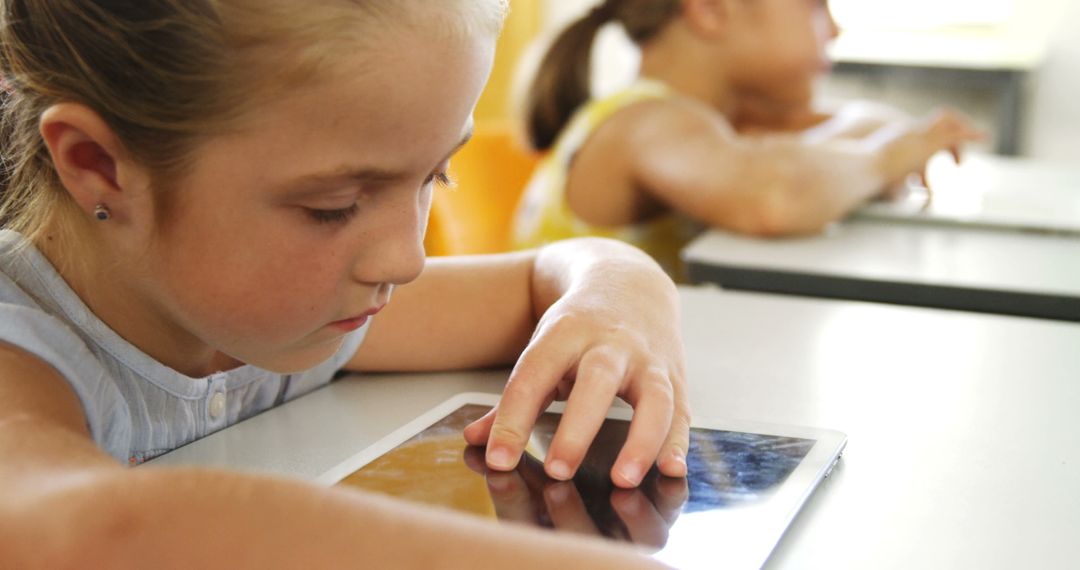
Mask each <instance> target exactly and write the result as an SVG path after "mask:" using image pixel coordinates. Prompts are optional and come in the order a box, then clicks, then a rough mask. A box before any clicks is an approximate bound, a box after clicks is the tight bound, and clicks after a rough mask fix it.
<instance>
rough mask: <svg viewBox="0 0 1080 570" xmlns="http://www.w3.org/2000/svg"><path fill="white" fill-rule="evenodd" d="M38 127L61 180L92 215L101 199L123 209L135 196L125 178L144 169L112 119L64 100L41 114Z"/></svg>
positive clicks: (117, 210) (114, 210)
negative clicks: (108, 122)
mask: <svg viewBox="0 0 1080 570" xmlns="http://www.w3.org/2000/svg"><path fill="white" fill-rule="evenodd" d="M39 130H40V132H41V136H42V138H43V139H44V140H45V145H46V146H47V147H48V149H49V154H50V155H51V156H52V161H53V167H54V168H56V172H57V174H58V175H59V177H60V182H61V183H62V184H63V185H64V188H65V189H67V191H68V193H69V194H71V196H72V198H74V199H75V202H76V203H78V204H79V207H80V208H81V209H82V210H83V211H85V212H86V213H87V215H88V216H89V215H92V213H93V212H94V209H95V208H96V207H97V206H98V205H99V204H104V205H106V206H107V207H108V208H109V210H110V212H112V213H113V214H122V213H123V212H124V211H125V210H126V209H127V208H126V206H129V205H130V204H128V203H129V202H130V201H131V200H132V198H133V196H131V194H132V192H127V191H126V190H128V189H127V188H125V183H124V181H125V179H126V180H127V181H130V180H131V176H130V174H131V173H132V172H141V170H142V169H141V168H139V167H138V166H137V165H136V164H135V163H134V161H133V160H131V158H130V157H129V156H128V154H127V152H126V150H125V149H124V146H123V145H122V144H121V143H120V140H119V139H118V138H117V137H116V134H115V133H114V132H113V130H112V129H111V128H110V127H109V125H108V124H106V123H105V121H104V120H103V119H102V118H101V116H100V115H98V114H97V113H96V112H95V111H93V110H92V109H90V108H89V107H87V106H85V105H81V104H78V103H59V104H56V105H53V106H52V107H49V108H48V109H46V110H45V112H44V113H42V115H41V121H40V123H39Z"/></svg>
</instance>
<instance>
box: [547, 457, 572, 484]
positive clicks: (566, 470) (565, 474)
mask: <svg viewBox="0 0 1080 570" xmlns="http://www.w3.org/2000/svg"><path fill="white" fill-rule="evenodd" d="M548 475H551V476H552V477H554V478H555V479H559V480H560V481H566V480H567V479H569V478H571V477H573V476H574V474H573V473H571V472H570V466H569V465H567V464H566V462H565V461H562V460H561V459H556V460H555V461H552V462H551V464H550V465H548Z"/></svg>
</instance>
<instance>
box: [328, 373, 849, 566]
mask: <svg viewBox="0 0 1080 570" xmlns="http://www.w3.org/2000/svg"><path fill="white" fill-rule="evenodd" d="M498 398H499V397H498V396H496V395H494V394H461V395H458V396H456V397H454V398H452V399H450V400H448V401H446V402H444V403H443V404H442V405H440V406H438V407H436V408H435V409H433V410H431V411H430V412H428V413H426V414H424V415H422V416H421V417H419V418H417V419H416V420H414V421H412V422H410V423H408V424H407V425H405V426H404V427H402V428H401V429H399V430H397V431H396V432H394V433H392V434H390V435H389V436H387V437H386V438H384V439H382V440H381V441H379V442H377V443H376V444H375V445H372V446H371V447H369V448H367V449H365V450H363V451H361V452H360V453H358V454H356V455H355V456H353V457H350V458H349V459H347V460H345V461H344V462H342V463H341V464H339V465H338V466H336V467H334V468H333V469H330V470H329V471H327V472H326V473H324V474H323V475H321V476H320V477H319V478H318V480H319V481H320V482H321V483H324V484H328V485H332V484H338V485H346V486H351V487H357V488H362V489H365V490H369V491H374V492H379V493H384V494H389V495H393V496H396V497H399V498H403V499H406V500H412V501H417V502H421V503H425V504H430V505H438V506H443V507H448V508H451V509H456V510H459V511H464V512H469V513H473V514H476V515H479V516H483V517H487V518H491V519H499V520H504V521H517V522H521V523H525V524H530V525H536V526H541V527H548V528H556V529H559V530H567V531H573V532H581V533H586V534H595V535H600V536H606V537H609V538H612V539H615V540H622V541H626V542H629V543H633V544H635V545H636V546H637V547H638V548H640V549H641V550H642V552H643V553H644V554H647V555H650V556H654V557H655V558H656V559H658V560H660V561H661V562H664V563H666V564H668V565H671V566H674V567H676V568H687V569H690V568H721V567H722V568H759V567H761V566H762V565H763V564H764V563H765V561H766V559H767V558H768V556H769V553H770V552H772V550H773V548H774V547H775V546H776V544H777V543H778V541H779V540H780V537H781V536H782V535H783V533H784V530H785V529H786V528H787V526H788V525H789V524H790V523H791V521H792V519H793V518H794V517H795V514H796V513H797V512H798V511H799V509H800V508H801V507H802V505H803V503H804V502H805V501H806V499H807V498H808V497H809V496H810V493H811V492H812V491H813V490H814V488H815V487H816V486H817V485H818V484H819V483H820V482H821V481H822V479H823V478H825V477H826V476H827V475H828V474H829V472H830V471H831V470H832V467H833V466H834V465H835V463H836V462H837V461H839V458H840V454H841V452H842V451H843V448H844V445H845V443H846V437H845V436H844V434H842V433H839V432H835V431H829V430H822V429H814V428H804V427H791V426H777V425H765V424H752V423H746V422H728V421H712V420H700V421H699V420H695V421H694V422H693V429H692V431H691V439H690V454H689V456H688V457H687V464H688V466H689V471H690V473H689V476H688V477H687V478H686V479H672V478H668V477H664V476H662V475H660V474H659V473H658V472H657V471H656V469H655V468H654V469H653V470H652V471H650V472H649V474H648V475H647V476H646V478H645V480H644V482H643V483H642V485H641V486H640V488H638V489H634V490H625V489H617V488H615V487H614V485H613V484H612V483H611V481H610V478H609V471H610V469H611V465H612V463H613V462H614V458H615V455H616V454H617V453H618V451H619V449H620V448H621V446H622V442H623V441H624V440H625V437H626V432H627V428H628V426H629V422H628V421H627V420H629V418H630V417H631V414H632V411H631V410H630V409H628V408H613V409H612V410H611V412H610V413H609V415H608V418H609V419H608V420H607V421H606V422H605V423H604V425H603V427H602V428H601V430H600V434H599V435H598V436H597V439H596V441H595V443H594V444H593V445H592V447H591V448H590V449H589V453H588V456H587V458H586V460H585V462H584V464H583V465H582V467H581V469H580V470H579V472H578V474H577V476H576V477H575V478H574V480H573V481H570V482H559V481H555V480H552V479H549V478H547V477H546V475H545V474H544V472H543V459H544V456H545V453H546V450H547V446H548V444H549V443H550V441H551V439H552V436H553V435H554V433H555V428H556V427H557V425H558V420H559V414H560V413H561V412H562V409H563V405H562V404H554V405H552V407H551V408H550V409H549V410H548V411H547V412H546V413H544V414H542V415H541V416H540V418H539V419H538V421H537V424H536V427H535V428H534V430H533V435H532V437H531V438H530V441H529V445H528V446H527V448H526V455H525V457H523V458H522V461H521V464H520V465H519V466H518V468H517V469H516V470H515V471H513V472H510V473H498V472H490V471H488V470H487V469H486V467H485V466H484V452H483V449H481V448H474V447H470V446H468V445H467V444H466V443H465V440H464V438H463V437H462V434H461V432H462V429H464V428H465V426H467V425H469V423H471V422H472V421H473V420H475V419H478V418H480V417H481V416H482V415H484V414H485V413H487V411H488V410H490V409H491V407H492V406H493V405H495V404H496V403H497V402H498Z"/></svg>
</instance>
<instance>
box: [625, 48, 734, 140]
mask: <svg viewBox="0 0 1080 570" xmlns="http://www.w3.org/2000/svg"><path fill="white" fill-rule="evenodd" d="M662 34H663V35H662V36H661V37H659V38H657V39H655V40H653V41H652V42H650V43H649V44H648V45H646V46H644V47H643V48H642V50H641V68H640V71H639V75H640V76H641V77H643V78H648V79H656V80H659V81H662V82H663V83H665V84H667V85H668V86H669V87H671V88H672V89H674V90H675V91H676V92H678V93H680V94H682V95H685V96H687V97H692V98H694V99H697V100H698V101H702V102H704V103H705V104H707V105H709V106H710V107H712V108H714V109H716V110H717V111H718V112H719V113H721V114H722V115H724V116H725V117H726V118H728V119H729V120H731V119H732V118H733V117H734V115H735V113H736V110H737V109H738V107H739V104H738V96H737V93H736V91H735V89H734V87H733V86H732V85H731V83H730V81H729V80H728V76H727V75H728V74H727V73H725V72H724V70H723V69H722V68H721V66H720V65H719V63H718V62H717V59H716V55H715V54H713V53H712V52H711V51H710V50H707V49H703V47H702V46H700V45H698V44H697V43H696V40H695V39H694V38H692V37H686V35H685V34H680V33H679V31H677V30H670V29H669V30H666V31H665V32H663V33H662Z"/></svg>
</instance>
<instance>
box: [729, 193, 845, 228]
mask: <svg viewBox="0 0 1080 570" xmlns="http://www.w3.org/2000/svg"><path fill="white" fill-rule="evenodd" d="M755 198H756V199H754V200H751V201H748V202H746V203H744V204H742V205H739V206H736V207H735V208H732V210H735V211H728V212H721V215H719V216H716V218H717V219H716V220H715V221H713V222H711V223H712V225H713V226H716V227H720V228H723V229H727V230H731V231H734V232H736V233H740V234H744V235H749V236H753V237H760V238H777V237H783V236H790V235H799V234H811V233H818V232H820V231H822V230H823V229H824V228H825V227H826V226H827V225H828V222H827V221H822V220H820V219H819V218H818V217H817V216H813V215H812V214H811V212H808V211H806V209H805V208H802V207H800V206H799V204H797V203H796V202H795V201H793V200H791V199H790V198H789V197H788V196H784V195H782V194H780V193H772V192H769V193H766V192H762V193H761V195H759V196H757V197H755Z"/></svg>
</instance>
